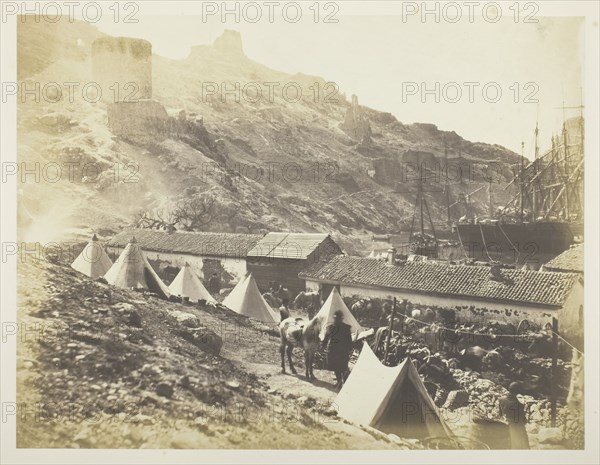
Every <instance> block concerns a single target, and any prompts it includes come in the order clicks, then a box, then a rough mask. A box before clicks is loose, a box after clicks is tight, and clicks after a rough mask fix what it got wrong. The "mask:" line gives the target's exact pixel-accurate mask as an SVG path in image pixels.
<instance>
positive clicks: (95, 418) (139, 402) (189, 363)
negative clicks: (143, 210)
mask: <svg viewBox="0 0 600 465" xmlns="http://www.w3.org/2000/svg"><path fill="white" fill-rule="evenodd" d="M18 278H19V310H18V311H19V313H18V319H19V321H18V323H19V328H20V329H19V331H20V334H19V338H18V343H17V352H18V364H17V396H18V398H17V400H18V405H19V411H18V415H17V447H49V448H52V447H66V448H94V447H100V448H101V447H111V448H115V447H116V448H138V447H139V448H252V449H256V448H285V449H290V448H291V449H294V448H303V449H389V448H408V447H409V446H410V445H409V444H403V443H397V442H392V441H390V440H389V439H388V438H387V437H386V436H385V435H382V434H378V433H376V432H374V431H372V430H371V431H367V430H363V429H361V428H359V427H357V426H354V425H350V424H348V423H346V422H344V421H342V420H341V419H339V418H337V417H336V416H335V414H334V412H333V413H332V407H331V401H332V400H333V399H334V398H335V394H336V393H335V391H334V390H333V382H332V381H333V380H332V375H331V373H329V372H324V371H321V370H315V374H316V376H317V377H318V378H319V380H318V381H316V382H314V383H309V382H307V381H306V380H305V379H303V377H302V376H293V375H290V374H288V375H284V374H281V373H280V366H279V352H278V345H279V341H278V338H277V337H276V335H275V333H274V332H273V331H269V328H266V327H264V326H262V325H261V324H256V323H253V322H250V321H249V320H248V319H246V318H244V317H241V316H240V315H237V314H235V313H233V312H230V311H226V310H223V309H208V308H207V309H200V308H196V307H190V306H183V305H181V304H177V303H169V302H164V301H162V300H159V299H157V298H155V297H149V296H146V295H144V294H140V293H137V292H133V291H127V290H121V289H115V288H112V287H109V286H107V285H105V284H102V283H98V282H94V281H91V280H89V279H87V278H85V277H84V276H81V275H79V274H78V273H76V272H75V271H73V270H71V269H70V268H69V267H67V266H65V265H64V264H60V263H48V262H46V261H33V260H28V261H26V262H23V263H20V264H19V266H18ZM177 311H179V312H185V313H191V314H193V315H195V316H196V317H197V318H198V322H199V323H200V325H201V326H203V327H205V328H207V331H206V332H205V334H209V335H210V334H212V331H214V333H216V334H219V335H220V336H221V337H222V339H223V347H222V350H221V353H220V355H213V354H211V353H210V351H207V350H206V347H203V344H204V343H203V342H202V341H201V342H200V343H199V342H198V341H196V342H193V341H192V342H190V341H191V339H190V338H189V337H187V336H185V335H186V334H188V333H186V332H185V331H186V328H185V325H182V324H181V323H180V322H179V321H177V320H176V319H175V318H173V317H172V314H173V312H177ZM128 312H129V316H127V315H128ZM132 313H133V314H135V315H137V317H136V318H133V320H136V319H138V318H139V320H141V323H140V321H136V322H134V323H139V325H137V326H136V324H132V323H131V320H132V318H131V314H132ZM36 325H37V326H36ZM34 328H36V329H35V330H34ZM66 328H68V330H67V329H66ZM82 328H87V329H88V331H82ZM113 328H118V329H117V331H118V335H117V337H115V338H113V337H112V333H111V330H112V329H113ZM209 328H210V329H209ZM182 335H183V337H182ZM298 355H301V354H295V358H296V359H297V360H298V371H299V372H302V371H301V370H302V366H301V361H300V357H298ZM165 384H167V385H169V386H171V389H170V390H171V391H172V392H169V391H170V390H169V389H167V393H165V392H163V391H164V389H163V388H164V385H165ZM159 385H160V386H159ZM161 386H162V387H161ZM159 392H160V393H161V394H158V393H159Z"/></svg>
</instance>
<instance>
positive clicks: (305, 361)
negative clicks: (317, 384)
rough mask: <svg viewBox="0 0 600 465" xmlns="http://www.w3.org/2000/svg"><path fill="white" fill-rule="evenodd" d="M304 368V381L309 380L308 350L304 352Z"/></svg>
mask: <svg viewBox="0 0 600 465" xmlns="http://www.w3.org/2000/svg"><path fill="white" fill-rule="evenodd" d="M304 367H305V370H306V379H310V354H309V352H308V350H305V351H304Z"/></svg>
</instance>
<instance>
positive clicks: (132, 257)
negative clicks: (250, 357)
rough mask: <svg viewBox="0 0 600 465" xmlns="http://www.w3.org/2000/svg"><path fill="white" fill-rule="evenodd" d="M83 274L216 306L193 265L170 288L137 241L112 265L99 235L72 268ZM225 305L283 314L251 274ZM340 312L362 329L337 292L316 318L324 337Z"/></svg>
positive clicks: (269, 317) (250, 313)
mask: <svg viewBox="0 0 600 465" xmlns="http://www.w3.org/2000/svg"><path fill="white" fill-rule="evenodd" d="M71 266H72V267H73V268H74V269H75V270H77V271H79V272H80V273H83V274H85V275H86V276H89V277H90V278H93V279H96V278H100V277H103V278H104V279H105V280H106V281H107V282H108V283H109V284H112V285H114V286H118V287H122V288H126V289H132V288H133V289H145V290H148V291H150V292H153V293H155V294H158V295H159V296H161V297H163V298H165V299H168V298H169V297H171V296H178V297H181V298H186V299H189V301H190V302H198V301H200V300H204V301H206V302H207V303H213V304H214V303H216V300H215V299H214V298H213V297H212V296H211V295H210V293H209V292H208V290H207V289H206V288H205V287H204V285H203V284H202V281H201V280H200V279H199V278H198V276H197V275H196V273H195V272H194V271H193V269H192V268H191V267H190V266H189V264H187V263H186V264H185V265H184V266H183V267H182V268H181V270H180V271H179V273H178V274H177V276H176V277H175V279H174V280H173V282H172V283H171V284H170V285H169V286H167V285H165V284H164V283H163V282H162V280H161V279H160V277H159V276H158V275H157V274H156V272H155V271H154V269H153V268H152V266H151V265H150V263H149V262H148V260H147V259H146V257H145V255H144V253H143V251H142V249H141V247H140V246H139V244H138V243H137V241H136V240H135V237H133V238H132V239H131V241H130V242H129V243H128V244H127V246H126V247H125V249H124V250H123V252H121V255H120V256H119V258H118V260H117V261H116V262H114V263H113V262H112V260H111V259H110V257H109V256H108V254H107V253H106V251H105V250H104V248H103V247H102V245H101V244H100V243H99V242H98V238H97V237H96V235H94V237H92V240H91V241H90V242H88V243H87V244H86V246H85V247H84V249H83V250H82V252H81V253H80V254H79V255H78V256H77V258H76V259H75V261H74V262H73V263H72V265H71ZM223 305H224V306H225V307H228V308H229V309H231V310H233V311H234V312H237V313H239V314H242V315H245V316H247V317H250V318H254V319H255V320H258V321H262V322H263V323H268V324H279V321H280V319H281V317H280V315H279V312H278V311H276V310H274V309H272V308H271V306H270V305H269V304H268V303H267V301H266V300H265V299H264V297H263V296H262V294H261V293H260V291H259V289H258V286H257V284H256V280H255V279H254V277H253V276H252V274H251V273H248V274H246V276H245V277H244V278H243V279H242V280H240V282H239V283H238V284H237V285H236V286H235V287H234V288H233V290H232V291H231V293H230V294H229V295H228V296H227V297H226V298H225V300H223ZM338 310H340V311H341V312H342V313H343V315H344V322H345V323H346V324H347V325H350V327H351V328H352V332H353V333H357V332H358V331H360V330H362V327H361V326H360V324H359V323H358V321H356V318H354V316H353V315H352V313H351V312H350V310H349V309H348V307H347V306H346V304H345V303H344V301H343V299H342V297H341V296H340V294H339V292H338V291H337V289H336V288H334V290H333V291H332V292H331V294H330V295H329V297H328V299H327V300H326V301H325V303H324V304H323V306H322V308H321V309H320V311H319V312H318V313H317V315H316V317H317V318H321V319H322V320H323V321H322V324H321V328H322V331H321V332H322V334H321V335H320V336H321V339H323V338H324V336H325V330H326V326H327V325H328V324H329V323H331V322H332V321H333V315H334V313H335V312H336V311H338Z"/></svg>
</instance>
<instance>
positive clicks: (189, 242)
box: [106, 229, 263, 284]
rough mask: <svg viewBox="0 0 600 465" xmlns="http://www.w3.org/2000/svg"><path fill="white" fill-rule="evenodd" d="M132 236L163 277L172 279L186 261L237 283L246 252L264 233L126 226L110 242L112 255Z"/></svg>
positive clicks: (204, 273)
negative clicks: (126, 227) (189, 230)
mask: <svg viewBox="0 0 600 465" xmlns="http://www.w3.org/2000/svg"><path fill="white" fill-rule="evenodd" d="M132 236H135V238H136V240H137V241H138V243H139V244H140V247H141V248H142V250H144V252H145V253H146V257H147V258H148V260H149V261H150V263H151V264H152V266H153V267H154V269H155V270H156V271H157V272H158V273H159V276H161V278H163V279H164V278H166V281H169V279H168V278H169V276H167V275H169V273H170V274H173V276H172V277H171V278H174V277H175V275H176V274H177V272H178V271H179V268H181V267H182V266H184V265H185V264H186V263H189V265H190V266H191V267H192V270H193V271H194V272H195V273H196V274H198V275H199V276H200V277H204V279H205V281H206V280H207V279H208V278H209V277H210V276H211V275H212V274H213V273H217V274H219V275H220V277H221V279H222V281H223V283H225V284H226V283H228V282H230V283H232V284H235V283H237V282H238V281H239V279H240V278H242V277H243V276H244V275H245V274H246V255H247V254H248V252H249V251H250V250H251V249H253V248H254V246H255V245H256V244H257V243H258V242H259V241H260V239H261V238H262V237H263V235H262V234H233V233H213V232H180V231H173V232H169V231H157V230H151V229H126V230H124V231H122V232H120V233H119V234H117V235H116V236H114V237H113V238H112V239H111V240H110V241H109V242H108V243H107V244H106V247H107V250H108V252H109V255H110V256H111V257H118V256H119V254H120V252H121V251H122V250H123V248H124V247H125V246H126V245H127V243H128V242H129V240H130V239H131V237H132Z"/></svg>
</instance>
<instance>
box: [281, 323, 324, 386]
mask: <svg viewBox="0 0 600 465" xmlns="http://www.w3.org/2000/svg"><path fill="white" fill-rule="evenodd" d="M320 332H321V321H320V319H318V318H313V319H311V320H310V321H307V320H305V319H302V318H286V319H285V320H283V321H282V322H281V323H279V334H280V335H281V344H280V346H279V353H280V354H281V372H282V373H285V356H284V355H285V353H287V358H288V363H289V365H290V371H291V372H292V373H293V374H295V375H297V374H298V372H297V371H296V369H295V368H294V363H293V362H292V351H293V350H294V347H301V348H302V349H304V364H305V366H306V379H313V380H314V379H317V378H316V377H315V374H314V373H313V362H314V359H315V353H316V352H317V349H318V348H319V343H320V340H319V333H320Z"/></svg>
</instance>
